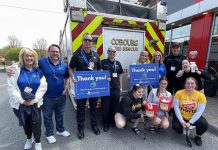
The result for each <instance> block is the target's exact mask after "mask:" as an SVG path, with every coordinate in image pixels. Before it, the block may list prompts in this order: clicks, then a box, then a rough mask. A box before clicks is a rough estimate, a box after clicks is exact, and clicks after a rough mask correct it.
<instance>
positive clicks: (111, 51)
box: [108, 50, 116, 54]
mask: <svg viewBox="0 0 218 150" xmlns="http://www.w3.org/2000/svg"><path fill="white" fill-rule="evenodd" d="M108 52H109V53H114V54H115V53H116V51H113V50H108Z"/></svg>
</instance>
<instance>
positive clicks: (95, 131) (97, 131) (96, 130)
mask: <svg viewBox="0 0 218 150" xmlns="http://www.w3.org/2000/svg"><path fill="white" fill-rule="evenodd" d="M92 131H93V132H94V133H95V134H96V135H99V134H100V133H101V132H100V130H99V128H98V127H97V126H92Z"/></svg>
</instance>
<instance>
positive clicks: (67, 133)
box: [56, 130, 70, 137]
mask: <svg viewBox="0 0 218 150" xmlns="http://www.w3.org/2000/svg"><path fill="white" fill-rule="evenodd" d="M56 134H57V135H62V136H64V137H67V136H70V133H69V132H68V131H66V130H65V131H64V132H58V131H57V132H56Z"/></svg>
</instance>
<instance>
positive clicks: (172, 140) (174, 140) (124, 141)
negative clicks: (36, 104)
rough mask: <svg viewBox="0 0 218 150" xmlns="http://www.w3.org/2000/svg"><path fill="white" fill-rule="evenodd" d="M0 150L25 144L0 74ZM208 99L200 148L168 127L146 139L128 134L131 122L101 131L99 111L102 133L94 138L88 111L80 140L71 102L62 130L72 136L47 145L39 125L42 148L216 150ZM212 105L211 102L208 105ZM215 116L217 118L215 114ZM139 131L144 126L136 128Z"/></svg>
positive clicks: (217, 136) (217, 140) (212, 109)
mask: <svg viewBox="0 0 218 150" xmlns="http://www.w3.org/2000/svg"><path fill="white" fill-rule="evenodd" d="M0 97H1V100H0V114H1V118H0V135H1V136H0V150H22V149H23V146H24V143H25V140H26V138H25V135H24V132H23V129H22V128H21V127H19V126H18V120H17V118H16V117H15V115H14V114H13V112H12V109H11V107H10V105H9V103H8V94H7V85H6V74H5V73H0ZM210 99H211V98H208V106H207V108H206V111H205V114H204V116H205V117H206V118H207V119H208V122H209V123H210V129H209V130H208V132H206V133H205V134H204V135H203V136H202V140H203V146H200V147H199V146H196V145H195V143H194V141H193V140H191V141H192V143H193V147H192V148H189V147H187V144H186V140H185V136H184V135H178V134H176V133H175V132H174V131H173V130H172V128H171V127H170V128H169V129H167V130H166V131H163V132H158V133H156V134H152V133H149V132H148V131H147V130H145V131H146V139H145V140H143V137H144V136H143V134H142V135H141V136H137V135H135V134H134V133H133V132H132V131H131V123H128V124H127V127H126V128H124V129H122V130H121V129H117V128H115V127H112V128H110V130H109V131H108V132H104V131H103V130H102V124H101V110H100V109H99V110H98V122H99V127H100V129H101V134H100V135H98V136H96V135H95V134H94V133H93V132H92V131H91V128H90V121H89V111H86V124H85V138H84V139H83V140H79V139H78V138H77V128H76V119H75V114H76V113H75V110H74V108H73V106H72V103H71V101H70V100H69V97H68V100H67V104H66V112H65V118H64V121H65V127H66V130H68V131H69V132H70V133H71V135H70V137H60V136H58V135H55V137H56V139H57V142H56V143H55V144H48V142H47V141H46V139H45V135H44V125H42V136H41V140H42V146H43V150H136V149H147V150H157V149H168V150H186V149H187V150H190V149H194V150H195V149H196V150H197V149H198V150H217V149H218V134H217V132H215V131H217V129H218V128H216V123H217V119H218V118H217V114H218V113H217V112H218V110H217V106H218V103H216V100H218V99H217V97H216V98H212V100H210ZM211 102H212V103H211ZM214 114H216V115H214ZM139 127H140V128H141V130H142V131H144V127H143V125H142V124H141V125H140V126H139Z"/></svg>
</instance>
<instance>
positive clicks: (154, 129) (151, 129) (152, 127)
mask: <svg viewBox="0 0 218 150" xmlns="http://www.w3.org/2000/svg"><path fill="white" fill-rule="evenodd" d="M156 130H157V129H156V128H155V127H154V126H150V127H149V131H150V132H151V133H156Z"/></svg>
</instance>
